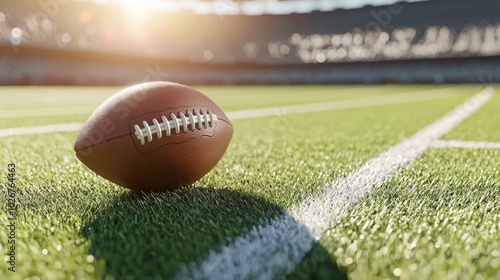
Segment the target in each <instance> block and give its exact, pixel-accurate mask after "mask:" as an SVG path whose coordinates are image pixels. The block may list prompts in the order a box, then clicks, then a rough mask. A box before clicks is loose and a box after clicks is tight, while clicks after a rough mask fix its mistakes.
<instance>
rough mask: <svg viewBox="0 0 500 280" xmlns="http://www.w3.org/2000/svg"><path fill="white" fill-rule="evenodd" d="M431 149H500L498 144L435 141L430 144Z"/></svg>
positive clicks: (499, 143)
mask: <svg viewBox="0 0 500 280" xmlns="http://www.w3.org/2000/svg"><path fill="white" fill-rule="evenodd" d="M432 147H433V148H441V149H447V148H465V149H500V142H486V141H459V140H436V141H434V142H432Z"/></svg>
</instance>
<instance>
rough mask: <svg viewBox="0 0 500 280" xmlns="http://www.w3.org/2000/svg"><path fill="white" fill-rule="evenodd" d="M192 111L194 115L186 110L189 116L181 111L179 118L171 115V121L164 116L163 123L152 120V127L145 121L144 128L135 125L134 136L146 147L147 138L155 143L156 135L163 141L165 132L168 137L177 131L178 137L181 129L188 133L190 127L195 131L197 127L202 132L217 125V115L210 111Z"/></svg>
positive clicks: (155, 119)
mask: <svg viewBox="0 0 500 280" xmlns="http://www.w3.org/2000/svg"><path fill="white" fill-rule="evenodd" d="M192 111H193V112H194V114H193V113H192V112H191V111H190V110H186V113H187V116H186V115H185V114H184V112H182V111H179V112H178V115H179V117H177V115H175V114H174V113H170V120H169V119H167V117H166V116H165V115H162V116H161V117H160V118H161V121H162V122H161V123H160V122H158V119H157V118H153V119H152V122H153V124H151V125H150V124H149V123H148V122H147V121H143V122H142V125H143V127H142V128H141V127H140V126H139V125H138V124H136V125H134V129H135V133H134V135H135V136H136V138H137V139H138V140H139V141H140V142H141V145H144V144H146V141H145V138H147V139H148V142H149V143H150V142H152V141H153V135H154V134H156V136H157V138H158V139H162V138H163V132H165V136H166V137H169V136H170V135H171V134H172V130H175V132H174V133H175V134H176V135H178V134H179V133H180V131H181V127H182V131H183V132H184V133H186V132H187V131H188V126H189V127H190V128H191V130H193V131H194V130H195V129H196V127H197V128H198V130H201V129H202V128H213V127H214V126H216V125H217V120H218V118H217V115H216V114H214V113H211V112H210V111H209V110H206V112H205V111H203V110H202V109H200V110H195V109H193V110H192ZM200 112H201V113H200ZM131 134H132V132H131Z"/></svg>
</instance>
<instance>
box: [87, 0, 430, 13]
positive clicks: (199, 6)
mask: <svg viewBox="0 0 500 280" xmlns="http://www.w3.org/2000/svg"><path fill="white" fill-rule="evenodd" d="M78 1H90V2H94V3H103V4H124V5H131V6H141V7H150V8H155V9H160V10H165V11H171V12H181V11H192V12H194V13H197V14H220V15H238V14H246V15H261V14H291V13H310V12H313V11H332V10H336V9H354V8H360V7H364V6H381V5H390V4H394V3H397V2H401V1H400V0H183V1H179V0H78ZM417 1H425V0H407V1H404V2H417Z"/></svg>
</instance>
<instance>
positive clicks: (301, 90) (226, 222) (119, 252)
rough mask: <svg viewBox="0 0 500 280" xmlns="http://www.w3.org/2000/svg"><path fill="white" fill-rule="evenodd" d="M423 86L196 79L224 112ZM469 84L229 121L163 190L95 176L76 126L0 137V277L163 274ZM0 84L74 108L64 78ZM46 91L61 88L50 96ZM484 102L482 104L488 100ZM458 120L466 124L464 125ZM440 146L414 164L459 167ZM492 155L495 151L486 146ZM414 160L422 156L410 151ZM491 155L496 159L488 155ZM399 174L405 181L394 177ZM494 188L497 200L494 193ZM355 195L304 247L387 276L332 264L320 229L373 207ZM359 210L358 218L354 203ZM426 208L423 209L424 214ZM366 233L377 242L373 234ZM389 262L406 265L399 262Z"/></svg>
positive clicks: (448, 102)
mask: <svg viewBox="0 0 500 280" xmlns="http://www.w3.org/2000/svg"><path fill="white" fill-rule="evenodd" d="M435 88H436V87H434V86H379V87H359V86H340V87H335V86H328V87H326V86H314V87H294V86H291V87H285V86H279V87H200V88H199V89H200V90H201V91H202V92H204V93H207V95H209V96H210V97H211V98H212V99H214V100H215V101H216V102H217V103H218V104H220V105H221V107H222V108H223V109H224V110H225V111H236V110H241V109H250V108H262V107H269V106H282V105H296V104H304V103H315V102H324V101H334V100H344V99H354V98H363V97H367V96H368V97H370V96H374V95H380V94H383V95H390V94H396V93H401V92H412V91H421V90H429V89H435ZM474 88H475V87H474V86H460V87H452V88H451V89H452V91H453V92H454V94H453V95H449V96H446V98H443V99H438V100H427V101H418V102H411V103H403V104H391V105H379V106H373V107H363V108H354V109H346V110H338V111H328V112H316V113H306V114H297V115H286V116H275V117H264V118H256V119H242V120H235V121H233V125H234V129H235V134H234V137H233V140H232V143H231V145H230V147H229V149H228V151H227V153H226V155H225V156H224V157H223V159H222V160H221V162H220V163H219V164H218V165H217V166H216V167H215V168H214V170H213V171H212V172H210V173H209V174H208V175H207V176H206V177H204V178H203V179H202V180H200V181H199V182H198V183H196V184H195V185H194V186H192V187H190V188H185V189H181V190H178V191H175V192H169V193H164V194H140V193H132V192H130V191H128V190H126V189H123V188H121V187H119V186H116V185H114V184H112V183H109V182H107V181H105V180H104V179H102V178H100V177H98V176H97V175H95V174H94V173H93V172H92V171H90V170H88V169H87V168H86V167H84V166H83V165H82V164H81V163H80V162H78V160H77V159H76V157H75V156H74V152H73V143H74V140H75V138H76V134H77V132H65V133H51V134H41V135H25V136H16V137H6V138H0V147H1V150H2V152H3V155H2V163H3V165H4V166H5V168H3V169H4V170H2V172H4V173H3V174H6V172H7V167H6V165H7V163H9V162H14V163H16V165H17V181H16V182H17V185H18V192H17V198H18V201H19V206H18V207H19V216H18V220H17V221H18V228H17V232H16V234H17V235H16V242H17V244H18V247H17V255H18V266H17V272H16V273H12V272H9V271H8V270H7V265H8V264H7V263H5V262H3V263H1V264H0V279H24V278H26V277H35V276H38V277H40V278H41V279H68V278H71V277H75V278H76V279H95V278H97V279H102V278H107V279H113V278H115V279H148V278H153V277H162V278H169V277H170V276H172V275H174V274H175V272H176V271H177V270H178V268H179V266H180V265H181V264H186V263H192V262H194V263H197V262H199V261H201V260H203V258H204V257H205V256H206V255H207V254H208V252H209V251H210V250H213V249H215V250H217V248H219V246H221V245H223V244H227V243H229V242H231V240H232V239H234V238H235V237H236V236H239V235H241V234H242V233H244V232H245V231H247V230H248V229H249V228H251V227H252V226H254V225H258V224H261V223H265V220H266V219H270V218H273V217H275V216H276V215H278V214H280V213H282V212H283V211H285V210H286V209H289V208H290V207H292V206H293V205H295V204H296V203H298V202H299V201H301V200H303V199H304V198H305V197H308V196H309V195H311V194H313V193H315V192H316V191H317V190H318V189H320V188H322V187H323V186H325V185H326V184H328V183H330V182H331V181H333V180H334V179H335V178H338V177H341V176H345V175H346V174H348V173H349V172H352V171H354V170H355V169H356V168H358V167H359V166H360V165H361V164H363V163H364V162H366V161H367V160H368V159H370V158H372V157H374V156H376V155H377V154H379V153H380V152H382V151H384V150H385V149H387V148H389V147H390V146H392V145H394V144H396V143H398V142H399V141H401V140H403V139H405V138H406V137H408V136H410V135H412V134H413V133H415V132H416V131H418V130H419V129H421V128H422V127H424V126H425V125H427V124H429V123H431V122H433V121H434V120H435V119H437V118H439V117H440V116H442V115H443V114H445V113H447V112H448V111H449V110H451V109H453V108H454V107H456V106H457V105H459V104H461V103H462V102H463V101H464V100H465V99H467V98H468V97H470V96H471V95H472V94H473V93H474ZM11 90H12V88H2V89H0V98H3V99H4V100H7V96H11V99H8V100H9V102H10V103H9V104H11V105H12V107H13V108H14V107H15V109H19V108H23V106H21V105H19V104H23V103H22V102H21V101H19V100H18V99H17V98H25V99H27V100H28V102H27V103H26V107H25V108H32V106H33V104H34V103H35V101H36V98H39V99H41V100H52V99H53V100H59V101H54V102H55V104H53V103H52V101H47V103H46V104H47V106H49V105H50V106H49V107H56V106H64V104H66V103H67V104H69V105H72V106H76V105H77V104H78V102H79V101H74V99H71V98H68V97H67V96H68V95H67V94H68V93H67V90H68V88H64V87H63V88H50V90H49V89H47V88H43V90H44V92H45V95H44V94H43V93H41V94H40V95H36V94H34V93H33V92H27V90H31V88H16V89H15V92H16V94H19V95H14V94H13V92H10V91H11ZM23 90H24V91H23ZM69 90H70V93H71V94H73V95H70V96H74V98H75V99H79V98H83V97H81V95H85V94H90V96H89V97H87V98H88V99H86V100H87V101H88V102H89V103H88V104H92V103H93V104H95V106H96V107H97V105H98V104H99V103H100V102H102V100H104V99H105V97H107V96H109V94H110V93H111V92H114V91H116V90H118V89H117V88H92V87H89V88H76V89H75V88H69ZM94 90H95V91H96V92H94ZM97 92H99V93H100V94H97ZM436 94H438V93H436ZM58 95H60V96H63V97H61V99H58V98H55V97H54V96H58ZM47 96H51V98H47ZM28 97H29V98H28ZM64 100H66V101H64ZM81 100H83V99H81ZM89 100H90V101H89ZM63 101H64V102H63ZM87 101H86V102H87ZM259 101H261V102H259ZM65 102H66V103H65ZM14 104H17V105H15V106H14ZM84 105H87V103H85V104H84ZM4 106H5V105H4ZM2 108H3V109H11V108H10V107H2ZM493 111H494V109H491V110H490V112H493ZM89 113H90V112H89ZM63 118H64V116H56V117H43V118H42V119H43V122H35V121H33V120H31V119H30V118H23V119H12V118H10V119H0V127H19V126H30V125H38V124H52V123H58V122H63V121H66V120H69V121H71V122H73V121H84V120H85V117H84V116H71V117H68V118H65V119H64V120H63ZM12 122H15V124H14V125H13V124H12ZM459 129H464V128H459ZM469 129H473V126H472V127H470V128H469ZM488 129H489V128H488V127H486V128H485V130H488ZM465 152H467V151H465ZM497 152H498V151H497ZM433 153H435V154H433ZM441 153H445V154H448V153H449V154H450V155H455V154H456V153H455V152H454V150H443V151H441V150H440V151H431V152H430V153H427V154H426V156H425V157H424V159H427V158H428V159H429V160H431V163H432V164H431V165H428V166H430V168H428V166H427V165H424V166H425V167H427V168H428V169H430V170H429V172H430V173H432V174H434V175H433V176H436V177H438V179H441V180H444V181H446V178H448V177H450V176H453V174H454V173H455V169H457V168H458V169H460V168H462V166H461V165H460V164H457V165H454V164H453V161H449V162H448V164H442V166H441V163H440V159H441V158H442V155H441ZM482 153H484V152H482ZM494 155H495V154H493V155H492V154H485V155H484V156H483V158H484V160H485V161H491V160H493V159H491V158H490V157H494ZM496 155H497V158H498V153H497V154H496ZM420 162H423V160H422V159H420V160H419V163H420ZM494 163H495V162H491V164H494ZM496 165H497V166H498V162H496ZM434 166H436V168H434ZM411 170H413V169H410V171H411ZM431 171H432V172H431ZM408 172H409V171H405V172H404V173H403V175H398V176H406V175H404V174H406V173H408ZM422 172H423V174H428V173H429V172H427V173H426V172H424V171H422ZM496 172H497V173H492V174H493V175H492V176H493V177H491V176H490V177H482V175H481V174H480V173H478V174H477V176H479V177H478V178H479V179H478V180H477V182H479V180H486V179H487V178H490V179H488V180H490V181H488V182H493V183H494V184H496V185H494V186H497V189H498V181H499V179H498V177H499V176H498V171H496ZM419 174H420V173H416V174H414V175H415V176H414V177H415V178H413V179H404V180H403V181H402V180H401V179H395V180H396V181H394V182H392V181H391V183H388V184H387V187H384V188H381V190H380V191H377V192H376V193H375V194H374V195H373V197H377V196H380V195H382V194H383V192H382V194H380V192H381V191H382V190H384V189H389V190H393V189H394V191H390V192H389V193H393V192H396V191H395V189H397V187H399V188H400V189H401V192H402V193H404V189H405V188H410V189H411V188H412V187H414V186H418V187H422V188H425V187H426V185H422V186H420V185H419V184H423V183H424V181H422V180H423V179H422V178H428V176H427V175H426V176H427V177H421V176H420V175H419ZM447 174H448V175H447ZM488 174H489V173H488ZM410 175H411V174H410ZM419 176H420V177H419ZM447 176H448V177H447ZM4 177H6V175H5V176H4ZM410 177H411V176H410ZM396 178H399V177H396ZM405 178H406V177H405ZM460 178H462V177H458V179H457V181H456V182H457V183H459V182H460V181H461V180H462V179H463V182H462V184H467V182H468V181H467V177H463V178H462V179H460ZM436 180H437V179H436ZM400 181H402V182H408V183H411V184H409V185H404V184H402V183H399V182H400ZM472 182H475V181H472ZM471 184H472V183H471ZM393 185H394V186H393ZM424 193H425V192H424ZM429 194H430V193H429ZM496 194H497V196H496V197H497V198H498V192H497V193H496ZM457 195H458V194H457ZM461 195H462V196H463V199H467V197H466V196H467V194H466V193H462V194H461ZM400 196H402V195H400ZM400 196H394V199H395V200H394V201H392V200H391V197H390V195H389V198H387V199H386V200H382V199H380V198H379V199H378V200H377V199H376V200H374V201H375V202H376V203H375V202H374V203H372V204H373V205H377V206H378V207H380V209H383V208H384V207H389V206H388V205H393V204H394V203H397V202H398V201H399V200H398V199H399V197H400ZM371 197H372V196H370V197H369V198H367V200H366V201H368V200H369V199H370V198H371ZM457 199H459V196H457ZM379 200H380V201H379ZM1 201H2V202H1V203H0V207H1V209H0V219H1V220H2V222H3V223H6V222H7V220H6V218H7V213H6V212H5V209H6V207H7V206H6V203H5V202H4V201H3V200H1ZM363 203H365V204H366V203H367V202H362V203H360V204H359V205H357V206H355V207H354V208H353V210H351V211H350V212H349V214H348V215H346V216H345V217H344V218H343V219H347V220H346V221H345V222H338V223H336V224H335V227H334V228H332V229H331V230H330V231H329V232H327V234H326V236H325V237H324V239H323V240H322V241H321V242H320V243H318V244H317V245H316V247H315V248H316V249H314V250H313V251H311V254H314V253H315V252H316V251H318V252H320V253H322V254H323V256H324V255H325V254H326V255H328V254H327V252H330V253H331V255H330V256H329V257H328V258H324V259H323V260H330V259H333V262H329V261H326V262H325V261H323V263H324V264H325V265H324V266H322V267H323V268H324V269H323V270H321V269H320V270H321V271H326V272H325V273H326V274H325V275H329V274H328V273H331V271H332V269H335V268H336V267H337V265H338V266H340V268H341V269H343V271H347V272H348V273H349V275H352V276H353V277H354V278H359V279H363V277H364V276H365V275H388V276H394V275H393V274H390V273H392V271H389V272H390V273H389V274H382V273H380V274H377V273H378V272H377V271H378V270H377V271H375V270H374V272H373V273H374V274H370V271H371V270H370V267H369V266H367V265H366V261H365V260H363V259H362V258H359V259H355V258H353V257H351V258H352V260H353V262H352V263H351V264H353V263H354V265H355V266H356V268H357V269H356V268H352V267H351V266H350V265H349V264H347V263H344V262H343V261H345V260H346V258H344V259H343V257H342V255H338V254H336V252H337V250H338V248H343V247H342V246H344V245H345V244H343V243H339V242H338V241H336V239H335V237H332V236H333V235H332V232H334V231H333V230H334V229H338V230H339V232H341V233H342V232H343V231H342V230H344V231H345V232H350V230H352V226H351V225H350V224H349V221H350V220H349V217H351V216H352V213H357V212H355V211H357V210H356V209H359V211H365V210H366V211H368V212H367V213H371V212H370V211H373V209H372V208H370V207H373V205H372V204H366V205H365V206H364V207H362V205H364V204H363ZM386 204H387V205H386ZM377 209H379V208H377ZM359 213H360V214H363V215H366V216H368V215H367V213H365V212H363V213H362V212H359ZM384 213H385V214H386V216H384V217H382V218H384V219H385V220H383V221H378V220H374V221H373V222H374V223H375V224H384V223H393V222H392V220H391V219H392V216H391V215H390V213H386V212H384ZM420 214H421V213H414V214H413V215H417V216H418V215H420ZM428 214H432V212H428V213H427V214H426V215H428ZM497 215H498V212H497ZM363 217H364V216H363ZM377 219H379V217H377ZM422 219H425V217H422ZM497 222H498V216H497ZM401 232H403V231H401ZM339 234H340V233H339ZM0 235H1V236H2V239H1V243H0V246H1V247H0V249H1V250H0V251H2V252H6V250H7V244H6V243H5V239H4V238H3V237H4V236H6V235H7V229H6V228H5V227H1V228H0ZM445 237H446V236H441V238H445ZM342 240H344V239H342ZM374 242H375V241H374ZM375 243H379V244H378V245H379V246H384V243H383V240H382V239H380V240H378V241H376V242H375ZM459 244H460V243H459ZM375 245H376V244H375ZM351 249H352V248H351ZM345 251H346V252H347V251H348V250H347V249H345ZM356 251H357V250H356ZM391 252H392V251H391ZM372 253H375V251H374V252H372ZM398 253H399V252H398V251H394V254H395V255H394V254H393V255H390V256H388V257H387V258H386V259H381V260H380V262H378V264H379V265H381V266H382V265H383V264H384V263H385V265H386V267H387V266H389V265H392V264H393V263H392V261H393V259H394V258H397V254H398ZM429 258H430V257H429ZM429 260H432V259H431V258H430V259H429ZM358 262H359V265H358ZM368 263H370V261H368ZM395 264H399V263H398V262H396V263H395ZM399 268H400V269H401V270H402V272H403V271H405V273H406V270H404V269H403V268H404V267H403V266H402V267H399ZM394 269H395V268H394ZM394 269H393V270H394ZM380 270H382V268H380ZM437 270H438V271H439V269H437ZM441 272H442V273H446V272H447V269H446V268H444V269H443V270H442V271H441ZM402 275H403V274H402ZM356 276H358V277H356ZM127 277H128V278H127ZM134 277H135V278H134Z"/></svg>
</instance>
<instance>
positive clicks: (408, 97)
mask: <svg viewBox="0 0 500 280" xmlns="http://www.w3.org/2000/svg"><path fill="white" fill-rule="evenodd" d="M449 91H450V88H443V89H436V90H426V91H417V92H410V93H408V92H405V93H398V94H391V95H377V96H370V97H365V98H357V99H350V100H341V101H333V102H323V103H313V104H304V105H294V106H285V107H271V108H262V109H253V110H243V111H233V112H227V113H226V115H227V116H228V117H229V119H230V120H239V119H251V118H259V117H270V116H277V115H289V114H300V113H310V112H319V111H335V110H343V109H351V108H362V107H371V106H380V105H390V104H402V103H410V102H418V101H425V100H434V99H442V98H449V97H451V96H452V95H449V94H446V93H444V94H442V95H436V92H437V93H443V92H449ZM423 92H426V94H424V95H422V93H423ZM431 93H432V94H431ZM83 124H84V123H69V124H67V123H60V124H51V125H40V126H29V127H17V128H8V129H0V138H2V137H9V136H18V135H31V134H43V133H53V132H67V131H78V130H80V129H81V127H82V126H83Z"/></svg>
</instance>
